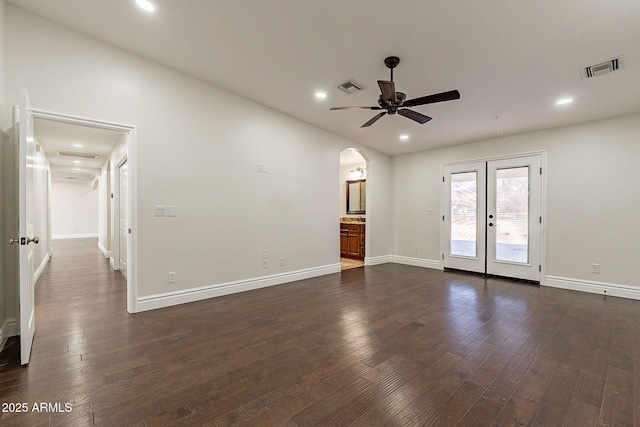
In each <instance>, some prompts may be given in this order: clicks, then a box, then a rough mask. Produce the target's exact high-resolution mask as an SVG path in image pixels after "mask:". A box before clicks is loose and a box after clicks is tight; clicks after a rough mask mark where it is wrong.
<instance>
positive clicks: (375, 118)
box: [360, 111, 387, 128]
mask: <svg viewBox="0 0 640 427" xmlns="http://www.w3.org/2000/svg"><path fill="white" fill-rule="evenodd" d="M385 114H387V112H386V111H383V112H382V113H378V114H376V115H375V116H374V117H373V119H371V120H369V121H368V122H367V123H365V124H363V125H362V126H360V127H361V128H366V127H369V126H371V125H372V124H374V123H375V122H377V121H378V120H379V119H381V118H382V116H384V115H385Z"/></svg>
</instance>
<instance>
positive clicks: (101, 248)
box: [98, 242, 111, 258]
mask: <svg viewBox="0 0 640 427" xmlns="http://www.w3.org/2000/svg"><path fill="white" fill-rule="evenodd" d="M98 249H100V252H102V255H104V257H105V258H111V251H108V250H107V248H105V247H104V246H102V243H100V242H98Z"/></svg>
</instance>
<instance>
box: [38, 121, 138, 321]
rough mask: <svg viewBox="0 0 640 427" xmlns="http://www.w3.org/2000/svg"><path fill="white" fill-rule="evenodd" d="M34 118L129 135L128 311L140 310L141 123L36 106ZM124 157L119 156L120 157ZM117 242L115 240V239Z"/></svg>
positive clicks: (127, 156)
mask: <svg viewBox="0 0 640 427" xmlns="http://www.w3.org/2000/svg"><path fill="white" fill-rule="evenodd" d="M31 113H32V114H33V118H37V119H45V120H53V121H57V122H61V123H67V124H75V125H80V126H87V127H93V128H98V129H105V130H112V131H117V132H122V133H124V134H126V135H127V153H126V155H125V158H126V159H127V163H128V165H129V175H128V182H127V186H128V188H129V194H128V199H129V200H128V210H129V227H130V228H131V236H130V239H129V242H128V244H127V253H128V255H127V256H128V258H129V265H128V274H127V311H128V312H129V313H136V312H137V311H138V303H137V300H138V252H137V248H138V210H137V206H138V204H137V200H138V191H137V190H138V173H137V169H138V168H137V165H138V162H137V160H138V159H137V157H138V156H137V155H138V152H137V146H138V144H137V137H138V131H137V127H136V126H133V125H126V124H122V123H115V122H108V121H103V120H95V119H89V118H86V117H80V116H72V115H68V114H60V113H54V112H51V111H44V110H38V109H32V110H31ZM120 160H121V159H119V161H120ZM112 245H113V242H112Z"/></svg>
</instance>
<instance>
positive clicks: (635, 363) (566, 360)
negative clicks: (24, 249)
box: [0, 239, 640, 427]
mask: <svg viewBox="0 0 640 427" xmlns="http://www.w3.org/2000/svg"><path fill="white" fill-rule="evenodd" d="M54 252H55V255H54V257H53V259H52V261H51V262H50V263H49V265H48V266H47V268H46V269H45V271H44V272H43V274H42V276H41V278H40V281H39V282H38V285H37V287H36V324H37V328H36V335H35V340H34V343H33V349H32V359H31V362H30V364H29V365H28V367H21V366H20V365H19V345H18V341H17V339H16V338H11V339H10V340H9V341H8V343H7V345H6V346H5V349H4V350H3V351H2V353H0V401H1V402H3V403H9V402H12V403H19V402H25V403H28V404H29V405H32V404H33V403H36V402H52V403H55V402H58V403H63V404H64V403H69V404H70V405H71V406H72V408H73V410H72V411H71V412H58V413H37V412H35V413H34V412H31V411H30V412H28V413H15V412H14V413H10V412H4V413H0V425H2V426H5V425H7V426H40V425H43V426H44V425H46V426H49V425H52V426H55V425H60V426H83V425H105V426H112V425H118V426H120V425H122V426H124V425H126V426H141V427H150V426H153V425H163V426H164V425H175V426H178V425H179V426H187V425H189V426H217V427H219V426H251V427H253V426H284V427H313V426H328V425H331V426H351V427H353V426H385V427H386V426H401V427H405V426H423V425H437V426H444V425H458V426H465V427H468V426H490V425H501V426H502V425H565V426H573V425H575V426H595V425H603V426H613V425H624V426H630V425H634V423H636V424H638V423H639V420H640V302H639V301H632V300H624V299H620V298H613V297H603V296H600V295H593V294H585V293H578V292H573V291H567V290H561V289H554V288H547V287H539V286H533V285H530V284H524V283H520V282H517V281H513V280H506V279H500V278H494V277H483V276H480V275H475V274H466V273H463V272H455V271H445V272H442V271H437V270H430V269H423V268H418V267H411V266H406V265H400V264H383V265H377V266H365V267H362V268H357V269H351V270H347V271H344V272H342V273H341V274H332V275H327V276H322V277H318V278H313V279H308V280H303V281H299V282H293V283H289V284H285V285H280V286H275V287H270V288H263V289H259V290H255V291H251V292H245V293H241V294H235V295H228V296H225V297H220V298H215V299H210V300H206V301H199V302H195V303H191V304H183V305H179V306H175V307H169V308H165V309H161V310H153V311H149V312H143V313H137V314H134V315H131V314H128V313H127V311H126V283H125V281H124V279H123V277H122V276H121V275H120V273H118V272H114V271H112V270H111V268H110V266H109V262H108V260H106V259H105V258H104V257H103V256H102V254H101V253H100V251H99V250H98V249H97V241H96V240H95V239H77V240H66V241H58V240H56V241H54ZM639 425H640V424H639Z"/></svg>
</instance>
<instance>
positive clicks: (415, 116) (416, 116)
mask: <svg viewBox="0 0 640 427" xmlns="http://www.w3.org/2000/svg"><path fill="white" fill-rule="evenodd" d="M398 114H400V115H401V116H405V117H406V118H408V119H411V120H413V121H416V122H418V123H420V124H421V125H423V124H425V123H427V122H428V121H429V120H431V117H429V116H425V115H424V114H421V113H418V112H417V111H413V110H409V109H408V108H403V109H402V110H398Z"/></svg>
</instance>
